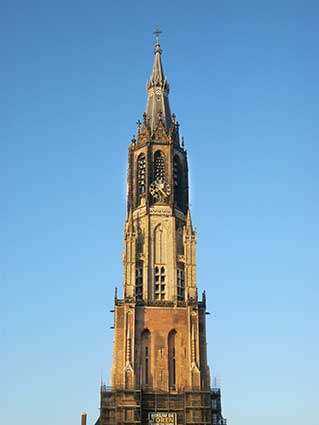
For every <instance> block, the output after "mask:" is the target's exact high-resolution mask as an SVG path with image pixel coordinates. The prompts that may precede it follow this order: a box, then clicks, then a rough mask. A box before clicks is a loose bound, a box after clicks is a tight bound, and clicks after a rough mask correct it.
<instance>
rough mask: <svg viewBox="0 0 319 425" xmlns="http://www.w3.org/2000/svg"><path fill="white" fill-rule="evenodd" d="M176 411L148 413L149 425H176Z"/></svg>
mask: <svg viewBox="0 0 319 425" xmlns="http://www.w3.org/2000/svg"><path fill="white" fill-rule="evenodd" d="M176 423H177V421H176V413H171V412H151V413H149V414H148V424H149V425H160V424H170V425H176Z"/></svg>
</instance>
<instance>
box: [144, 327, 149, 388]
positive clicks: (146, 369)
mask: <svg viewBox="0 0 319 425" xmlns="http://www.w3.org/2000/svg"><path fill="white" fill-rule="evenodd" d="M150 347H151V333H150V331H149V330H148V329H145V330H144V331H143V333H142V385H149V384H150V364H151V350H150Z"/></svg>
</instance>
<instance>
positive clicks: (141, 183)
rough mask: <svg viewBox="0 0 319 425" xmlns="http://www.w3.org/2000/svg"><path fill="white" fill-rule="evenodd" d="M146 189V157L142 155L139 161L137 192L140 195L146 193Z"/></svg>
mask: <svg viewBox="0 0 319 425" xmlns="http://www.w3.org/2000/svg"><path fill="white" fill-rule="evenodd" d="M145 188H146V159H145V155H144V154H141V155H140V156H139V157H138V160H137V191H138V194H139V195H142V194H143V193H144V192H145Z"/></svg>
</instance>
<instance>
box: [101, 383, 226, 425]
mask: <svg viewBox="0 0 319 425" xmlns="http://www.w3.org/2000/svg"><path fill="white" fill-rule="evenodd" d="M150 413H163V414H164V413H174V414H175V417H176V424H174V425H226V420H225V419H224V418H223V417H222V412H221V402H220V389H216V388H214V389H212V390H199V389H198V390H194V389H184V391H182V392H178V393H177V392H176V391H168V392H166V391H161V390H156V389H154V388H153V389H151V390H150V389H147V388H144V389H138V388H131V389H127V388H111V387H106V386H105V385H102V387H101V413H100V425H137V424H139V425H148V424H149V414H150Z"/></svg>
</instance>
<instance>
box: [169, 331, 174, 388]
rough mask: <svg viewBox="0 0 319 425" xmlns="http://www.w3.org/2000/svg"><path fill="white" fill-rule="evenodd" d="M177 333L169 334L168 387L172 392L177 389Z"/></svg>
mask: <svg viewBox="0 0 319 425" xmlns="http://www.w3.org/2000/svg"><path fill="white" fill-rule="evenodd" d="M175 340H176V331H175V329H173V330H172V331H170V333H169V334H168V386H169V389H170V390H175V389H176V350H175Z"/></svg>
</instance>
